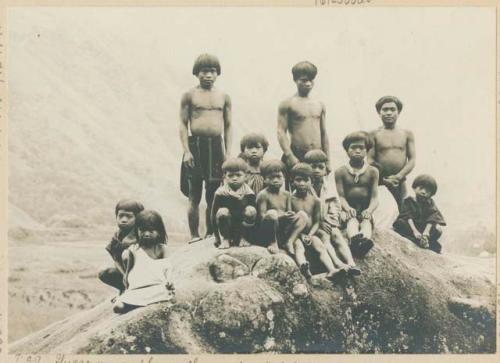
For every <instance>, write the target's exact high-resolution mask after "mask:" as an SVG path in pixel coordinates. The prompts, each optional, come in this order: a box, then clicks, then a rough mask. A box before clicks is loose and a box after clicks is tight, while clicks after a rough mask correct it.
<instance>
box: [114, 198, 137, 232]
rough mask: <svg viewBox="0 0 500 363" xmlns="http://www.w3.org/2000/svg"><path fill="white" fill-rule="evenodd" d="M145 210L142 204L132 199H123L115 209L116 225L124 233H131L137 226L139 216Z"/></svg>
mask: <svg viewBox="0 0 500 363" xmlns="http://www.w3.org/2000/svg"><path fill="white" fill-rule="evenodd" d="M143 210H144V206H143V205H142V203H139V202H137V201H135V200H132V199H122V200H120V201H119V202H118V203H117V204H116V207H115V216H116V223H117V224H118V228H119V229H120V230H122V231H129V230H131V229H132V228H134V226H135V219H136V216H137V214H139V213H140V212H142V211H143Z"/></svg>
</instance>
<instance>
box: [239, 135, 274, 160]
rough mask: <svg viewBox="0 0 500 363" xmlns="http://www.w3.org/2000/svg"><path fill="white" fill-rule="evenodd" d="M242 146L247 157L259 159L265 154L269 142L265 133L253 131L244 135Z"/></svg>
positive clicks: (248, 158)
mask: <svg viewBox="0 0 500 363" xmlns="http://www.w3.org/2000/svg"><path fill="white" fill-rule="evenodd" d="M240 147H241V152H242V153H243V155H244V157H245V159H247V160H249V161H257V160H260V159H262V157H263V156H264V153H265V152H266V151H267V148H268V147H269V142H268V141H267V139H266V137H265V136H264V135H262V134H258V133H254V132H252V133H250V134H246V135H245V136H243V138H242V139H241V142H240Z"/></svg>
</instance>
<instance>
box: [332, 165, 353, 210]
mask: <svg viewBox="0 0 500 363" xmlns="http://www.w3.org/2000/svg"><path fill="white" fill-rule="evenodd" d="M335 185H336V186H337V193H338V195H339V201H340V206H341V207H342V209H343V210H344V211H345V212H346V213H347V214H348V215H349V216H350V217H352V218H354V217H356V214H357V213H356V209H354V208H351V206H350V205H349V203H348V202H347V200H346V199H345V194H344V182H343V180H342V169H341V168H339V169H337V170H335Z"/></svg>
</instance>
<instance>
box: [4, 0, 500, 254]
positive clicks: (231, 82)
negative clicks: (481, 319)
mask: <svg viewBox="0 0 500 363" xmlns="http://www.w3.org/2000/svg"><path fill="white" fill-rule="evenodd" d="M344 10H345V11H343V12H333V11H321V12H318V11H317V9H279V11H278V10H276V9H244V10H243V9H230V8H228V9H190V10H189V11H186V9H178V8H162V9H158V8H154V9H152V8H149V9H148V8H144V9H133V8H122V9H112V8H79V9H72V8H66V9H62V8H60V9H50V8H46V9H43V8H11V9H10V10H9V13H8V21H9V48H8V70H9V75H8V76H9V103H10V110H9V130H8V131H9V230H10V236H11V239H13V240H23V239H26V238H30V236H33V235H36V234H37V233H43V231H44V230H45V231H46V230H51V229H68V228H70V229H75V228H78V229H82V230H83V229H86V230H89V229H90V230H91V229H93V228H112V226H113V225H114V213H113V212H114V205H115V203H116V202H117V200H119V199H121V198H137V199H139V200H142V201H143V202H144V204H145V205H146V206H147V207H148V208H153V209H157V210H159V211H160V212H161V213H162V215H163V216H164V218H165V220H166V224H167V228H168V229H169V230H170V231H174V232H179V233H187V223H186V213H185V212H186V204H187V200H186V199H185V198H184V197H183V196H182V195H181V193H180V191H179V169H180V160H181V154H182V151H181V146H180V142H179V137H178V123H179V117H178V112H179V101H180V97H181V95H182V93H183V92H185V91H186V90H188V89H189V88H190V87H193V86H195V85H196V84H197V80H196V78H194V77H193V76H192V74H191V68H192V64H193V61H194V59H195V58H196V56H197V55H198V54H200V53H203V52H210V53H214V54H216V55H217V56H218V57H219V59H220V60H221V64H222V75H221V76H220V78H219V79H218V81H217V86H218V87H219V88H221V89H223V90H224V91H226V92H227V93H228V94H229V95H230V96H231V97H232V100H233V119H234V145H233V148H232V152H233V154H236V153H237V152H238V148H239V140H240V138H241V136H242V135H243V134H245V133H246V132H249V131H259V132H262V133H264V134H265V135H266V136H267V137H268V138H269V140H270V143H271V146H270V150H269V152H268V155H267V157H279V156H280V151H279V146H278V143H277V140H276V114H277V106H278V104H279V102H280V101H281V100H282V99H284V98H286V97H288V96H290V95H291V94H293V93H294V91H295V85H294V84H293V82H292V77H291V72H290V69H291V67H292V66H293V64H295V63H296V62H298V61H301V60H304V59H308V60H310V61H312V62H313V63H315V64H316V65H317V66H318V69H319V73H318V77H317V80H316V87H315V90H314V91H313V92H314V93H313V96H314V97H317V98H319V99H321V100H323V101H324V103H325V105H326V108H327V123H328V131H329V135H330V140H331V141H330V144H331V147H332V158H333V162H332V164H333V166H334V167H338V166H339V165H341V164H342V163H344V162H345V161H346V158H345V155H344V154H345V152H344V151H343V150H342V148H341V140H342V138H343V137H344V136H345V134H346V133H348V132H350V131H353V130H356V129H365V130H371V129H374V128H376V127H379V125H380V120H379V119H378V116H377V114H376V112H375V108H374V104H375V101H376V100H377V99H378V98H379V97H380V96H382V95H385V94H395V95H397V96H399V97H400V98H401V99H402V100H403V102H404V103H405V106H404V109H403V112H402V114H401V117H400V120H399V121H398V122H399V125H400V127H403V128H408V129H411V130H413V131H414V133H415V136H416V140H417V142H416V146H417V155H418V156H417V167H416V169H415V171H414V172H413V173H412V174H411V175H410V176H411V177H410V178H409V182H410V183H411V180H412V179H413V177H414V176H416V175H417V174H418V173H421V172H426V173H430V174H432V175H434V176H435V177H436V179H437V180H438V182H439V190H438V194H437V195H436V202H437V203H438V205H439V207H440V208H441V210H442V211H443V214H444V215H445V217H446V219H447V221H448V224H449V227H448V230H447V235H446V238H447V240H448V241H449V243H447V249H448V250H450V251H454V252H459V253H460V252H463V253H469V251H474V252H471V253H472V254H475V253H476V252H478V253H479V252H481V251H483V250H485V249H486V250H488V251H490V252H491V253H493V252H495V235H494V232H495V229H494V227H495V224H494V223H495V170H496V164H495V123H494V120H495V118H494V102H493V101H492V102H489V101H487V100H489V99H490V98H491V99H492V100H493V98H492V97H494V88H495V83H494V71H495V63H494V59H495V57H494V53H493V52H494V49H495V48H494V46H490V45H491V44H494V41H495V39H494V36H492V34H493V35H494V34H495V33H494V31H492V29H494V12H493V16H489V13H485V10H484V9H468V10H469V11H468V12H467V13H465V12H464V11H461V9H434V10H432V11H430V10H429V9H427V10H426V9H421V10H420V9H419V10H417V9H411V11H409V9H406V10H405V9H383V10H382V9H365V10H366V11H364V12H363V13H360V12H355V11H347V9H344ZM382 11H384V12H385V16H379V15H380V14H382V13H381V12H382ZM377 14H379V15H377ZM308 19H309V20H308ZM387 19H391V22H387ZM424 19H425V24H426V25H427V26H426V28H425V29H424V28H423V27H421V24H422V22H423V21H424ZM354 23H356V24H357V26H356V27H353V26H352V24H354ZM301 26H302V27H301ZM464 26H466V27H467V29H469V28H470V29H471V31H467V30H464ZM458 34H459V35H460V36H458ZM490 43H491V44H490ZM479 66H480V67H479ZM478 67H479V68H478ZM478 69H480V70H481V71H480V72H478ZM477 244H479V245H480V247H473V246H474V245H477ZM483 245H485V246H486V245H488V246H489V247H488V248H486V247H485V248H483Z"/></svg>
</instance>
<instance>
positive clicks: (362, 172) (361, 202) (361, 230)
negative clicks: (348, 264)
mask: <svg viewBox="0 0 500 363" xmlns="http://www.w3.org/2000/svg"><path fill="white" fill-rule="evenodd" d="M342 146H343V147H344V149H345V151H346V152H347V155H348V156H349V163H348V164H347V165H345V166H341V167H340V168H338V169H337V170H335V183H336V185H337V192H338V194H339V198H340V204H341V206H342V209H343V211H344V212H345V214H346V216H347V217H346V219H347V220H346V222H347V237H348V238H349V240H350V242H351V249H352V251H353V252H354V253H355V254H358V255H359V256H364V255H365V254H366V253H368V251H369V250H370V249H371V248H372V247H373V241H372V240H371V238H372V232H373V217H372V214H373V211H374V210H375V208H377V205H378V201H377V188H378V179H379V174H378V170H377V169H376V168H374V167H373V166H371V165H368V163H367V162H366V161H365V157H366V154H367V152H368V151H369V150H370V148H371V146H372V144H371V140H370V136H369V135H368V134H367V133H366V132H362V131H360V132H353V133H351V134H349V135H347V136H346V137H345V139H344V141H343V142H342Z"/></svg>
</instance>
